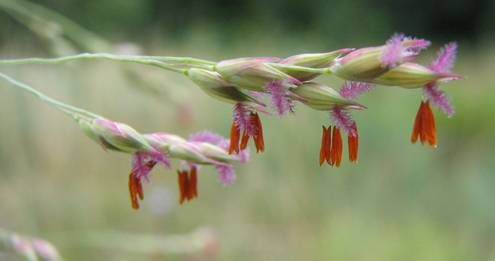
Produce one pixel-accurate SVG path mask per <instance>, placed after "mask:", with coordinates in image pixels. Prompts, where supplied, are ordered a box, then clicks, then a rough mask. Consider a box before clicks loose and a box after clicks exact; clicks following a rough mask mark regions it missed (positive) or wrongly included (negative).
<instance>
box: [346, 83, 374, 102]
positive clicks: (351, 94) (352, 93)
mask: <svg viewBox="0 0 495 261" xmlns="http://www.w3.org/2000/svg"><path fill="white" fill-rule="evenodd" d="M373 87H374V85H373V84H371V83H366V82H352V81H347V82H345V83H344V85H343V86H342V88H340V95H342V97H344V98H346V99H351V100H352V99H356V98H357V97H358V96H360V95H362V94H364V93H365V92H368V91H369V90H371V89H372V88H373Z"/></svg>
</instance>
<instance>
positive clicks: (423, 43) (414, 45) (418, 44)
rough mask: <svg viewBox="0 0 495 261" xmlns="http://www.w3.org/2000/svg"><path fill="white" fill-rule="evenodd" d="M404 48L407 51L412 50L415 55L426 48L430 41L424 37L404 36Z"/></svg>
mask: <svg viewBox="0 0 495 261" xmlns="http://www.w3.org/2000/svg"><path fill="white" fill-rule="evenodd" d="M402 43H403V46H404V48H406V50H407V51H409V52H413V53H415V54H416V55H417V54H419V52H421V51H422V50H424V49H426V48H428V46H430V45H431V42H430V41H428V40H425V39H416V38H413V37H409V36H407V37H404V39H403V40H402Z"/></svg>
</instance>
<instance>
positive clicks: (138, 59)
mask: <svg viewBox="0 0 495 261" xmlns="http://www.w3.org/2000/svg"><path fill="white" fill-rule="evenodd" d="M91 59H105V60H112V61H120V62H131V63H140V64H146V65H151V66H155V67H159V68H162V69H165V70H168V71H172V72H177V73H181V74H185V73H186V72H187V69H181V68H177V66H176V65H171V64H167V63H165V62H162V61H159V60H156V59H152V58H148V57H147V56H129V55H116V54H109V53H82V54H77V55H71V56H64V57H58V58H26V59H12V60H0V64H60V63H65V62H69V61H74V60H91Z"/></svg>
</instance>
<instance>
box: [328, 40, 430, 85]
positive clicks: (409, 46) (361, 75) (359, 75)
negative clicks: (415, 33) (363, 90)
mask: <svg viewBox="0 0 495 261" xmlns="http://www.w3.org/2000/svg"><path fill="white" fill-rule="evenodd" d="M429 45H430V42H429V41H427V40H423V39H414V38H411V37H406V36H404V35H402V34H394V35H393V36H392V37H391V38H390V39H389V40H388V41H387V42H386V44H385V45H382V46H377V47H366V48H360V49H356V50H354V51H352V52H350V53H348V54H347V55H345V56H343V57H342V58H339V59H337V61H336V63H335V64H334V65H332V68H331V69H332V72H333V73H334V74H335V75H336V76H338V77H341V78H343V79H346V80H350V81H361V82H369V81H371V80H373V79H375V78H376V77H378V76H380V75H382V74H384V73H386V72H387V71H388V70H389V69H391V68H394V67H395V66H398V65H400V64H402V63H404V62H407V61H411V60H413V59H414V58H415V57H416V56H417V55H418V54H419V53H420V51H421V50H423V49H426V48H427V47H428V46H429Z"/></svg>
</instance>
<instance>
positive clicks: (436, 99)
mask: <svg viewBox="0 0 495 261" xmlns="http://www.w3.org/2000/svg"><path fill="white" fill-rule="evenodd" d="M423 93H424V95H425V97H426V99H427V100H429V101H431V103H432V104H433V105H434V106H436V107H438V108H439V109H440V110H441V111H443V112H444V113H445V114H447V117H449V118H450V117H452V116H454V106H453V105H452V103H450V100H449V97H448V96H447V94H446V93H445V92H444V91H442V90H441V89H440V88H439V87H438V85H437V84H436V83H430V84H427V85H426V86H425V87H424V88H423Z"/></svg>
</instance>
